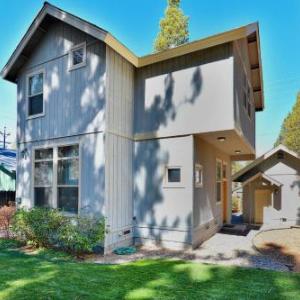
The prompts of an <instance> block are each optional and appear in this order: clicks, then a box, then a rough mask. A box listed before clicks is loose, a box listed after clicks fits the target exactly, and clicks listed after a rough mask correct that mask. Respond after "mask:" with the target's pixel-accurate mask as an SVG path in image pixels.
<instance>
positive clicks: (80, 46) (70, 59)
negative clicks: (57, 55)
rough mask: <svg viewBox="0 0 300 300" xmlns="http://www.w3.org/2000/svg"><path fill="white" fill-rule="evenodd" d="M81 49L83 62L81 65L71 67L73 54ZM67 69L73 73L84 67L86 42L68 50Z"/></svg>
mask: <svg viewBox="0 0 300 300" xmlns="http://www.w3.org/2000/svg"><path fill="white" fill-rule="evenodd" d="M80 48H83V60H82V63H80V64H77V65H73V52H74V51H75V50H77V49H80ZM68 60H69V62H68V65H69V67H68V69H69V71H73V70H76V69H79V68H82V67H85V66H86V42H83V43H81V44H77V45H75V46H73V47H72V48H71V49H70V50H69V57H68Z"/></svg>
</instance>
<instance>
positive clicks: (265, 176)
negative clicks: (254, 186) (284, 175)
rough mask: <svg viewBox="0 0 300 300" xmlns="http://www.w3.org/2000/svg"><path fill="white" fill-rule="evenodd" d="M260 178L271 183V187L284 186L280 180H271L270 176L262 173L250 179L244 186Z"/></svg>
mask: <svg viewBox="0 0 300 300" xmlns="http://www.w3.org/2000/svg"><path fill="white" fill-rule="evenodd" d="M258 178H262V179H265V180H266V181H268V182H269V183H271V185H275V186H277V187H280V186H282V183H281V182H279V181H278V180H275V179H274V178H271V177H270V176H268V175H267V174H265V173H262V172H258V173H257V174H255V175H254V176H252V177H250V178H248V179H247V180H246V181H244V182H243V185H246V184H248V183H249V182H252V181H254V180H256V179H258Z"/></svg>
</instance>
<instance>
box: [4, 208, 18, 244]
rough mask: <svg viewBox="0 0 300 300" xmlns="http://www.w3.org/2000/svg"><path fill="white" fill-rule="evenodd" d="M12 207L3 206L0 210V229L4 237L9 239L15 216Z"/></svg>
mask: <svg viewBox="0 0 300 300" xmlns="http://www.w3.org/2000/svg"><path fill="white" fill-rule="evenodd" d="M15 211H16V209H15V207H14V206H3V207H1V208H0V229H1V230H3V231H4V234H5V237H6V238H9V237H10V227H11V223H12V220H13V216H14V214H15Z"/></svg>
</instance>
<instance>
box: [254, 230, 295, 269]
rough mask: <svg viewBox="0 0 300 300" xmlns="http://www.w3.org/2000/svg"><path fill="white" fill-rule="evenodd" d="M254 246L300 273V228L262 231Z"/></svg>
mask: <svg viewBox="0 0 300 300" xmlns="http://www.w3.org/2000/svg"><path fill="white" fill-rule="evenodd" d="M253 244H254V246H255V247H256V248H257V249H258V250H259V251H260V252H261V253H263V254H265V255H269V256H271V257H272V258H274V259H276V260H277V261H280V262H281V263H284V264H285V265H287V266H289V267H290V268H291V269H292V270H293V271H297V272H300V228H298V227H291V228H286V229H273V230H266V231H262V232H260V233H258V234H257V235H256V236H255V237H254V239H253Z"/></svg>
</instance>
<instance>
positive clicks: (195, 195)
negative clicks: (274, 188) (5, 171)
mask: <svg viewBox="0 0 300 300" xmlns="http://www.w3.org/2000/svg"><path fill="white" fill-rule="evenodd" d="M2 77H3V78H4V79H6V80H9V81H11V82H14V83H16V84H17V89H18V92H17V107H18V109H17V110H18V117H17V120H18V121H17V123H18V124H17V144H18V164H17V197H18V203H19V206H24V207H32V206H34V205H35V206H50V207H55V208H60V209H62V210H63V211H65V212H68V213H71V214H81V215H93V216H100V215H101V216H105V218H106V228H107V231H108V233H107V235H106V239H105V247H106V250H107V251H109V250H110V249H112V248H113V247H115V246H117V245H127V244H131V243H132V242H136V243H139V242H148V241H149V242H153V241H156V242H159V243H161V244H163V245H166V246H169V247H177V248H178V247H184V246H190V245H192V246H194V247H195V246H197V245H198V244H200V243H201V242H202V241H204V240H205V239H207V238H208V237H209V236H211V235H212V234H214V233H215V232H217V230H218V229H219V228H220V226H222V224H223V223H224V222H230V214H231V205H230V201H229V200H230V197H231V175H230V173H231V170H230V164H231V161H232V160H241V159H243V160H245V159H253V158H254V156H255V113H256V111H261V110H262V109H263V108H264V100H263V90H262V73H261V59H260V45H259V30H258V24H256V23H254V24H250V25H247V26H244V27H241V28H238V29H234V30H231V31H228V32H224V33H221V34H218V35H214V36H211V37H208V38H205V39H201V40H197V41H194V42H191V43H188V44H185V45H182V46H179V47H176V48H172V49H169V50H166V51H163V52H159V53H154V54H151V55H147V56H143V57H138V56H136V55H135V54H134V53H132V52H131V51H130V50H129V49H127V48H126V47H125V46H124V45H123V44H121V43H120V42H119V41H118V40H117V39H115V38H114V37H113V36H112V35H111V34H110V33H108V32H107V31H105V30H103V29H102V28H99V27H97V26H95V25H93V24H91V23H89V22H87V21H84V20H82V19H80V18H78V17H76V16H74V15H72V14H70V13H68V12H65V11H63V10H61V9H59V8H57V7H54V6H52V5H50V4H48V3H45V4H44V6H43V8H42V9H41V11H40V12H39V13H38V15H37V16H36V18H35V19H34V21H33V23H32V24H31V26H30V27H29V29H28V31H27V32H26V34H25V36H24V37H23V38H22V40H21V42H20V43H19V45H18V46H17V48H16V50H15V51H14V53H13V54H12V56H11V57H10V59H9V61H8V63H7V64H6V66H5V67H4V68H3V70H2Z"/></svg>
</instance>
